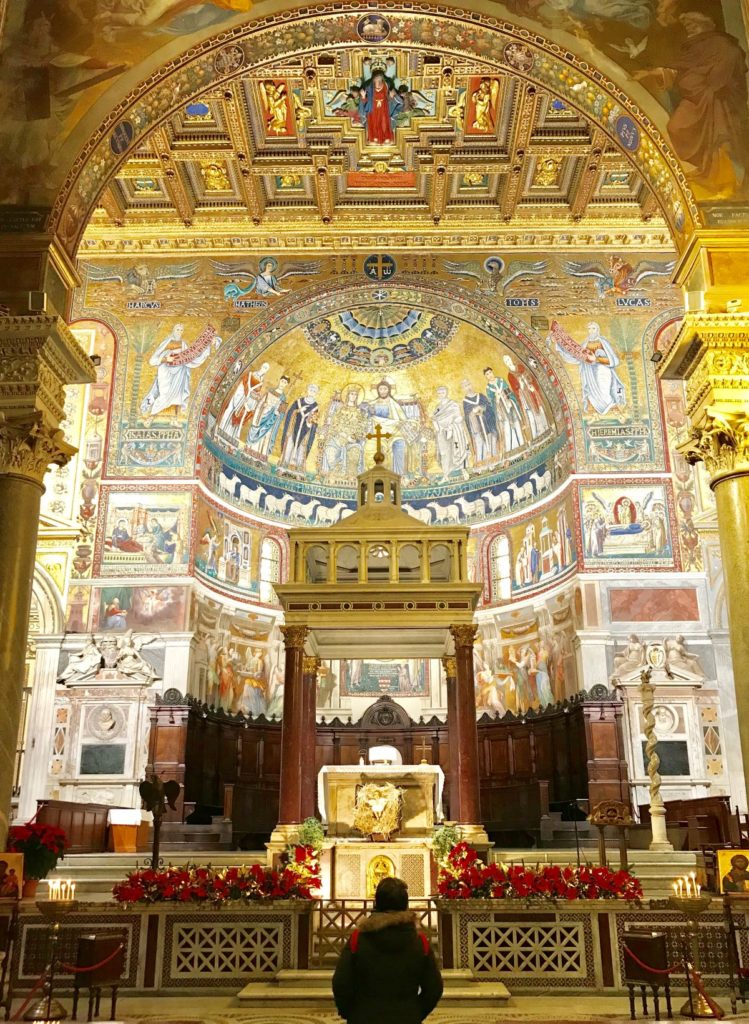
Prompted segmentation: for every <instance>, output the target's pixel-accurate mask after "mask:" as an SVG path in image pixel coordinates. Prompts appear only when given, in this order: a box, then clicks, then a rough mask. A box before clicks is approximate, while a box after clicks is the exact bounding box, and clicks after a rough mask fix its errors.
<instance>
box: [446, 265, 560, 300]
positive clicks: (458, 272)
mask: <svg viewBox="0 0 749 1024" xmlns="http://www.w3.org/2000/svg"><path fill="white" fill-rule="evenodd" d="M442 266H443V268H444V269H445V270H446V271H447V272H448V274H452V275H453V276H454V277H470V278H473V279H474V280H475V281H478V283H479V291H482V292H486V294H488V295H496V294H497V292H506V291H507V289H508V288H509V287H510V285H511V284H512V282H513V281H519V280H521V279H522V278H527V277H539V276H540V275H541V274H544V273H545V272H546V267H547V266H548V264H547V262H546V260H513V261H512V263H510V264H506V263H505V261H504V260H503V259H502V257H501V256H488V257H487V258H486V259H485V260H484V262H483V263H482V262H481V261H480V260H464V261H460V262H455V261H453V260H445V261H444V262H443V264H442Z"/></svg>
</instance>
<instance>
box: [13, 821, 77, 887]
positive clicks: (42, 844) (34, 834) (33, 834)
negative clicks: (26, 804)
mask: <svg viewBox="0 0 749 1024" xmlns="http://www.w3.org/2000/svg"><path fill="white" fill-rule="evenodd" d="M66 845H67V836H66V835H65V832H64V831H63V829H61V828H57V826H56V825H43V824H40V823H38V822H30V823H29V824H27V825H11V827H10V829H9V830H8V853H22V854H23V874H24V878H46V877H47V875H48V874H49V873H50V871H53V870H54V868H55V867H56V866H57V862H58V861H59V860H60V859H61V858H62V857H63V855H64V853H65V846H66Z"/></svg>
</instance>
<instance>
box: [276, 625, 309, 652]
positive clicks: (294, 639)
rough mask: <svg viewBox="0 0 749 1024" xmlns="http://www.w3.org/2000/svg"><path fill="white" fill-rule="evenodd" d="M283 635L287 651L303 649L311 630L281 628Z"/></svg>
mask: <svg viewBox="0 0 749 1024" xmlns="http://www.w3.org/2000/svg"><path fill="white" fill-rule="evenodd" d="M281 633H282V634H283V640H284V644H285V645H286V650H287V651H288V650H292V649H293V648H295V647H296V648H299V649H303V648H304V641H305V640H306V639H307V634H308V633H309V629H308V627H307V626H281Z"/></svg>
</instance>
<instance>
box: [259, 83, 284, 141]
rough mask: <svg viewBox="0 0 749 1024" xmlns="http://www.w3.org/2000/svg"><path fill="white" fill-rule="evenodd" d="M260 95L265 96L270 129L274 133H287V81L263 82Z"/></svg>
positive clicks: (264, 103)
mask: <svg viewBox="0 0 749 1024" xmlns="http://www.w3.org/2000/svg"><path fill="white" fill-rule="evenodd" d="M260 95H261V96H262V98H263V106H264V107H265V117H266V122H267V128H268V131H269V132H271V133H272V134H273V135H281V134H285V133H286V126H287V122H288V117H289V97H288V94H287V92H286V83H285V82H271V81H267V82H261V83H260Z"/></svg>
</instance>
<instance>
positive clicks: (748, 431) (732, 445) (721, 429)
mask: <svg viewBox="0 0 749 1024" xmlns="http://www.w3.org/2000/svg"><path fill="white" fill-rule="evenodd" d="M678 448H679V452H680V453H681V455H682V456H683V457H684V458H685V459H686V461H687V462H688V463H690V464H691V465H694V463H695V462H704V464H705V469H706V470H707V471H708V473H709V474H710V485H711V487H714V486H715V485H716V484H717V483H719V482H720V480H721V479H723V478H724V477H727V476H733V475H735V474H737V473H747V474H749V414H748V413H747V412H743V413H736V412H734V413H721V412H718V411H717V410H716V409H708V410H707V411H706V412H705V415H704V416H703V417H702V420H701V421H700V422H699V423H698V425H692V426H691V427H690V429H689V436H688V437H687V439H686V440H685V441H683V442H682V443H681V444H680V445H679V446H678Z"/></svg>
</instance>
